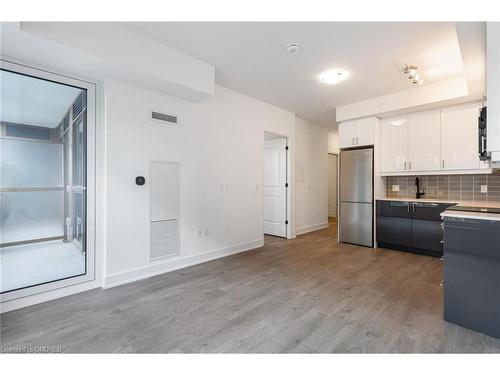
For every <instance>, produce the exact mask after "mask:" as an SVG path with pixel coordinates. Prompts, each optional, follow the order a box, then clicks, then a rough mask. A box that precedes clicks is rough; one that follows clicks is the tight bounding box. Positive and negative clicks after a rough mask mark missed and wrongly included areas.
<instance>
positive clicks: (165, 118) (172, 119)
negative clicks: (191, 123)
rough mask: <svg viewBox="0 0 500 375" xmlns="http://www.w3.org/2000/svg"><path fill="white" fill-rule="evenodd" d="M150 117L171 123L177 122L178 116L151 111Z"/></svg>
mask: <svg viewBox="0 0 500 375" xmlns="http://www.w3.org/2000/svg"><path fill="white" fill-rule="evenodd" d="M150 119H151V120H154V121H160V122H167V123H169V124H177V116H174V115H168V114H166V113H161V112H157V111H151V113H150Z"/></svg>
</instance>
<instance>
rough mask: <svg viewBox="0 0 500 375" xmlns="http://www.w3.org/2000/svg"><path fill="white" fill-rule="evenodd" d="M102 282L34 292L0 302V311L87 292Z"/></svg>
mask: <svg viewBox="0 0 500 375" xmlns="http://www.w3.org/2000/svg"><path fill="white" fill-rule="evenodd" d="M101 286H102V284H101V283H100V282H99V281H97V280H93V281H88V282H85V283H81V284H76V285H71V286H67V287H64V288H60V289H54V290H50V291H47V292H43V293H39V294H33V295H32V296H27V297H22V298H18V299H13V300H10V301H5V302H2V303H0V313H2V314H3V313H6V312H8V311H12V310H17V309H22V308H24V307H28V306H32V305H37V304H39V303H43V302H47V301H52V300H55V299H59V298H63V297H67V296H70V295H73V294H77V293H81V292H86V291H88V290H92V289H96V288H100V287H101Z"/></svg>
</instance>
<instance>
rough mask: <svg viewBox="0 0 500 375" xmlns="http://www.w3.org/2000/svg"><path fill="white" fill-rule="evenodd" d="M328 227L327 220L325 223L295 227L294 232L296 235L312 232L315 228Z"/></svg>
mask: <svg viewBox="0 0 500 375" xmlns="http://www.w3.org/2000/svg"><path fill="white" fill-rule="evenodd" d="M328 227H329V225H328V222H326V223H320V224H314V225H310V226H308V227H303V228H295V233H296V234H297V235H301V234H305V233H309V232H314V231H315V230H320V229H325V228H328Z"/></svg>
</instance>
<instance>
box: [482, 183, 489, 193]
mask: <svg viewBox="0 0 500 375" xmlns="http://www.w3.org/2000/svg"><path fill="white" fill-rule="evenodd" d="M487 192H488V185H481V193H487Z"/></svg>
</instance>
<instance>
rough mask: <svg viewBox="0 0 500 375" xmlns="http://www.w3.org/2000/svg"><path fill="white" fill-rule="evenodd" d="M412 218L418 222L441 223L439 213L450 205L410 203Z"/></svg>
mask: <svg viewBox="0 0 500 375" xmlns="http://www.w3.org/2000/svg"><path fill="white" fill-rule="evenodd" d="M412 205H413V207H412V210H411V211H412V217H413V219H419V220H432V221H439V222H441V213H442V212H443V211H445V210H446V209H447V208H448V207H450V206H452V204H443V203H412Z"/></svg>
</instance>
